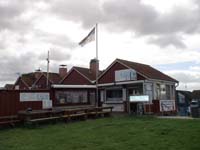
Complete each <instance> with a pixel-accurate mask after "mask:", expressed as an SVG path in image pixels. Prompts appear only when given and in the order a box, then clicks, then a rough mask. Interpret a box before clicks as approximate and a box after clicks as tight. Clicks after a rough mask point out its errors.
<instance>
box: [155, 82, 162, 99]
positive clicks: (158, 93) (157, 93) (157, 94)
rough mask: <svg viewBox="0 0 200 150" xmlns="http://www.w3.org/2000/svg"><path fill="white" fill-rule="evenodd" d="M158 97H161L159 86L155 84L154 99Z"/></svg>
mask: <svg viewBox="0 0 200 150" xmlns="http://www.w3.org/2000/svg"><path fill="white" fill-rule="evenodd" d="M160 96H161V88H160V84H156V99H160Z"/></svg>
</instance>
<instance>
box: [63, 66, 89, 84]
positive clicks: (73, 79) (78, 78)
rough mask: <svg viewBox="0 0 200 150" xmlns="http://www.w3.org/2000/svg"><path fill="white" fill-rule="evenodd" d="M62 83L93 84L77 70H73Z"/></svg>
mask: <svg viewBox="0 0 200 150" xmlns="http://www.w3.org/2000/svg"><path fill="white" fill-rule="evenodd" d="M62 84H68V85H91V84H92V83H91V82H89V81H88V80H87V79H86V78H84V77H83V76H82V75H80V74H79V73H78V72H77V71H75V70H73V71H72V72H71V73H70V74H69V75H68V76H67V77H66V78H65V79H64V80H63V81H62Z"/></svg>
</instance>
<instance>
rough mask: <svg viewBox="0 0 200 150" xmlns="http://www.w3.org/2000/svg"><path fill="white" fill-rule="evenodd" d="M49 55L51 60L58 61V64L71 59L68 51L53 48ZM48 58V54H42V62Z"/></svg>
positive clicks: (40, 57)
mask: <svg viewBox="0 0 200 150" xmlns="http://www.w3.org/2000/svg"><path fill="white" fill-rule="evenodd" d="M49 53H50V54H49V55H50V56H49V57H50V60H53V61H57V62H60V61H67V60H69V59H70V58H71V54H70V53H69V52H68V51H64V50H61V49H57V48H52V49H51V50H50V52H49ZM46 58H47V53H42V54H41V55H40V56H39V59H40V60H46Z"/></svg>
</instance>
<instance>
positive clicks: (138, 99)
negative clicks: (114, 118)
mask: <svg viewBox="0 0 200 150" xmlns="http://www.w3.org/2000/svg"><path fill="white" fill-rule="evenodd" d="M129 100H130V102H148V101H149V95H134V96H130V97H129Z"/></svg>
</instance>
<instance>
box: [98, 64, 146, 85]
mask: <svg viewBox="0 0 200 150" xmlns="http://www.w3.org/2000/svg"><path fill="white" fill-rule="evenodd" d="M123 69H130V68H128V67H126V66H124V65H122V64H120V63H119V62H115V63H114V64H113V65H112V66H111V67H110V68H109V69H108V70H107V71H106V72H105V73H104V74H103V75H102V76H101V77H100V78H99V81H98V82H99V84H104V83H113V82H115V71H117V70H123ZM136 74H137V80H144V79H145V78H144V77H143V76H141V75H140V74H138V73H136Z"/></svg>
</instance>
